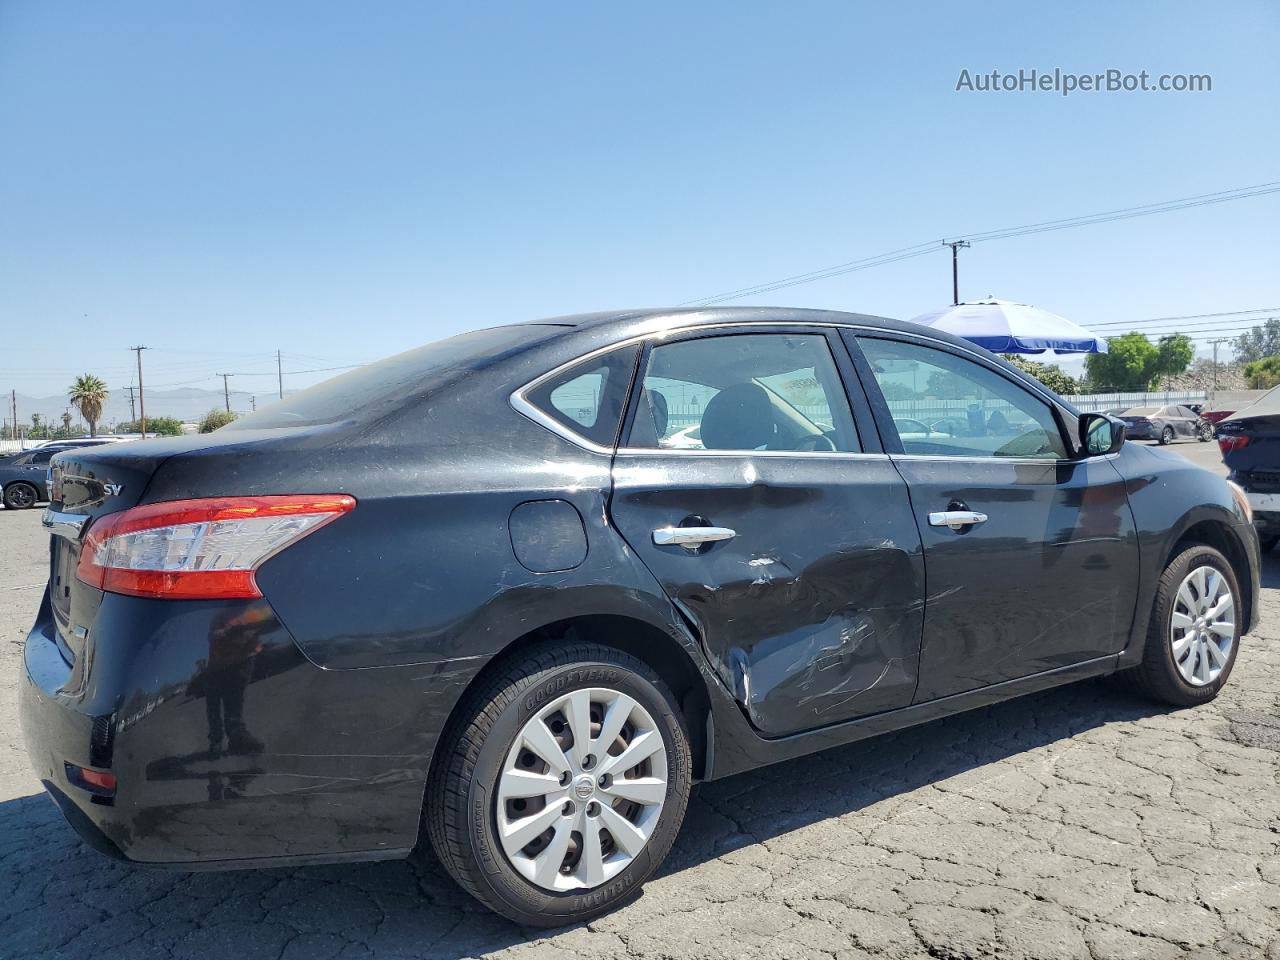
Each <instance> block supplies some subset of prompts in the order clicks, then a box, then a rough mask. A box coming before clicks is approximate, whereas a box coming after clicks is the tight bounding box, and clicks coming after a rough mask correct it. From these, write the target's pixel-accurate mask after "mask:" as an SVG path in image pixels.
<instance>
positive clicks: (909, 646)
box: [611, 325, 924, 736]
mask: <svg viewBox="0 0 1280 960" xmlns="http://www.w3.org/2000/svg"><path fill="white" fill-rule="evenodd" d="M641 363H642V367H641V373H640V376H639V377H637V379H636V385H635V387H634V388H633V391H632V399H631V405H630V409H629V413H628V423H627V427H626V429H627V431H628V433H627V434H626V437H627V439H626V441H625V442H624V444H623V445H622V446H621V448H620V449H619V450H618V453H617V456H616V458H615V461H614V467H613V496H612V502H611V513H612V517H613V521H614V523H615V525H616V526H617V528H618V529H619V530H620V531H621V532H622V534H623V536H624V537H625V538H626V540H627V542H628V543H629V544H630V546H631V547H632V549H634V550H635V551H636V553H637V554H638V555H639V556H640V557H641V558H642V559H643V560H644V562H645V563H646V564H647V565H648V567H649V569H650V570H651V571H652V572H653V573H654V575H655V576H656V577H657V579H658V580H659V581H660V582H661V584H662V586H663V588H664V589H665V590H666V592H667V594H668V596H670V598H671V599H672V601H673V602H674V603H675V604H676V605H677V607H678V608H679V609H680V610H681V611H682V613H683V614H684V616H685V617H686V618H687V619H688V620H689V621H690V622H691V623H692V625H693V626H694V627H695V628H696V631H697V633H698V635H699V636H700V638H701V640H702V642H703V644H704V647H705V652H706V655H707V657H708V659H709V661H710V662H711V663H712V664H713V665H714V667H715V669H716V670H717V671H718V673H719V675H720V677H721V679H722V680H723V681H724V683H725V684H726V686H727V687H729V688H730V689H731V690H732V691H733V693H734V695H735V696H736V698H737V699H738V701H739V703H740V704H741V705H742V706H743V708H744V710H745V711H746V713H747V714H748V716H749V718H750V719H751V721H752V723H753V724H754V725H755V727H756V728H757V729H759V730H760V731H761V732H762V733H763V734H765V735H766V736H781V735H785V734H789V733H795V732H798V731H802V730H807V729H813V728H816V727H820V726H824V725H826V724H830V723H835V722H838V721H841V720H846V719H849V718H851V717H857V716H862V715H866V714H870V713H876V712H879V711H883V710H888V709H892V708H894V707H901V706H905V705H907V704H909V703H910V702H911V698H912V694H913V691H914V689H915V684H916V672H917V663H918V656H919V650H920V636H921V633H920V631H921V623H922V616H921V606H922V601H923V597H924V579H923V564H922V557H921V544H920V537H919V533H918V532H917V530H916V525H915V521H914V519H913V517H912V512H911V503H910V500H909V498H908V496H907V489H906V485H905V484H904V483H903V481H902V478H901V477H900V476H899V475H898V473H897V471H896V470H895V469H894V467H893V464H892V463H890V462H889V459H888V457H887V456H886V455H885V454H884V453H883V451H882V449H881V447H880V445H879V440H878V438H877V436H876V431H875V428H874V424H873V422H872V420H871V417H870V411H869V408H868V407H867V404H866V398H865V395H864V394H862V392H861V388H860V387H858V386H857V381H856V378H855V377H854V375H853V372H852V368H851V366H850V364H849V359H848V355H847V353H846V352H845V351H844V348H843V345H842V344H841V342H840V339H839V337H838V336H837V335H835V334H834V333H833V332H830V331H825V330H823V329H820V328H797V327H761V326H759V325H754V326H747V327H745V328H743V327H738V328H727V329H726V328H717V329H715V330H714V331H701V332H697V333H690V334H686V335H683V336H673V337H665V338H663V339H662V340H661V341H654V342H651V343H650V344H649V345H648V346H646V348H645V351H644V355H643V357H642V360H641ZM846 384H848V385H849V386H851V387H853V390H852V391H850V392H847V391H846ZM851 398H852V403H851V402H850V399H851Z"/></svg>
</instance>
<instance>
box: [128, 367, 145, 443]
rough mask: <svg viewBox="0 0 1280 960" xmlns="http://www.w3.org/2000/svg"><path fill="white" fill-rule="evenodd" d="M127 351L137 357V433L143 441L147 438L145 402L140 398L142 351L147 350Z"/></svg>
mask: <svg viewBox="0 0 1280 960" xmlns="http://www.w3.org/2000/svg"><path fill="white" fill-rule="evenodd" d="M129 349H130V350H132V351H133V352H134V353H136V354H137V355H138V427H139V430H138V432H139V433H141V434H142V438H143V439H144V440H145V439H146V438H147V402H146V400H144V399H143V396H142V351H143V350H145V349H147V348H146V347H143V346H137V347H130V348H129Z"/></svg>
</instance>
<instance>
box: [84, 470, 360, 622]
mask: <svg viewBox="0 0 1280 960" xmlns="http://www.w3.org/2000/svg"><path fill="white" fill-rule="evenodd" d="M355 505H356V501H355V498H353V497H349V496H347V495H345V494H327V495H320V494H308V495H298V496H269V497H215V498H210V499H205V500H171V501H168V502H166V503H149V504H146V505H145V506H141V507H133V508H132V509H130V510H124V511H122V512H120V513H113V514H110V515H109V516H106V517H103V518H102V519H101V520H98V521H97V522H96V523H94V524H93V526H91V527H90V528H89V533H88V536H86V537H85V540H84V544H83V545H82V547H81V549H80V562H79V564H78V566H77V568H76V576H77V577H78V578H79V579H80V580H82V581H84V582H85V583H87V584H89V585H90V586H92V587H97V588H98V589H99V590H106V591H108V592H110V593H124V594H128V595H130V596H135V597H162V598H164V599H169V600H196V599H209V598H231V597H260V596H262V592H261V591H260V590H259V589H258V585H257V583H255V582H254V572H255V571H256V570H257V568H258V567H259V566H261V565H262V564H263V563H264V562H265V561H266V560H267V559H268V558H270V557H272V556H274V555H275V554H277V553H279V552H280V551H281V550H283V549H284V548H285V547H287V546H289V545H290V544H293V543H297V542H298V541H299V540H301V539H302V538H303V537H305V536H307V535H308V534H310V533H314V532H315V531H316V530H319V529H320V528H321V527H323V526H324V525H325V524H326V523H330V522H332V521H334V520H336V519H337V518H338V517H340V516H342V514H344V513H347V512H349V511H350V510H352V509H354V508H355Z"/></svg>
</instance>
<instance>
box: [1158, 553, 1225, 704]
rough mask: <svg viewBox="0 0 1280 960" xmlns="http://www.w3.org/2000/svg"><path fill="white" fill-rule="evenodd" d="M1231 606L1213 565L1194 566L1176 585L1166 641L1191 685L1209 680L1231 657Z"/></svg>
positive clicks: (1181, 672) (1210, 680)
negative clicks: (1176, 590) (1176, 592)
mask: <svg viewBox="0 0 1280 960" xmlns="http://www.w3.org/2000/svg"><path fill="white" fill-rule="evenodd" d="M1235 606H1236V602H1235V598H1234V597H1233V596H1232V595H1231V587H1230V586H1228V585H1227V580H1226V578H1225V577H1224V576H1223V575H1222V574H1221V573H1219V572H1218V571H1217V570H1216V569H1214V568H1213V567H1209V566H1204V567H1196V568H1195V569H1194V570H1192V571H1191V572H1190V573H1189V574H1187V576H1186V579H1184V580H1183V581H1182V584H1181V585H1180V586H1179V587H1178V595H1177V597H1176V598H1175V599H1174V601H1173V616H1172V617H1170V622H1169V643H1170V644H1171V646H1172V648H1173V662H1174V663H1175V664H1176V665H1177V667H1178V672H1179V673H1180V674H1182V679H1184V680H1186V681H1187V683H1189V684H1191V685H1192V686H1195V687H1203V686H1204V685H1205V684H1208V683H1213V681H1214V680H1216V679H1218V675H1219V674H1220V673H1222V668H1223V667H1225V666H1226V665H1227V661H1228V660H1229V659H1230V658H1231V647H1232V645H1233V644H1234V643H1235V640H1236V624H1235Z"/></svg>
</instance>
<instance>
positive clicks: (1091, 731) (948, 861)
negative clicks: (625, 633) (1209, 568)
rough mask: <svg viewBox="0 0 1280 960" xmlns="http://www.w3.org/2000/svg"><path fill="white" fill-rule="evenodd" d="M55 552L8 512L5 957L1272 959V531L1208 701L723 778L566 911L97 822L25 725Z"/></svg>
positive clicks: (1277, 949)
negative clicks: (604, 893) (637, 885)
mask: <svg viewBox="0 0 1280 960" xmlns="http://www.w3.org/2000/svg"><path fill="white" fill-rule="evenodd" d="M1179 449H1181V448H1179ZM1211 451H1212V448H1208V449H1207V450H1206V449H1197V448H1195V447H1192V448H1190V449H1189V450H1188V451H1187V453H1188V455H1189V456H1192V458H1193V459H1200V458H1201V457H1205V458H1207V457H1208V456H1209V454H1210V452H1211ZM1206 462H1207V461H1206ZM45 551H46V544H45V537H44V535H43V534H42V532H41V530H40V527H39V513H38V512H37V511H34V510H33V511H26V512H23V513H11V512H5V511H0V731H3V732H0V958H18V957H38V958H55V957H76V958H83V957H87V956H91V957H95V958H104V957H110V958H116V957H120V958H129V960H142V958H157V960H158V958H188V957H190V958H201V960H210V958H212V960H220V958H224V957H225V958H235V960H254V958H271V960H277V958H281V960H304V958H306V960H326V958H333V957H338V958H381V957H440V958H456V957H479V956H486V957H487V956H497V957H513V958H514V957H524V958H531V957H548V958H551V957H555V958H564V957H601V958H608V957H619V958H621V957H634V958H718V957H726V958H728V957H747V956H750V957H779V958H788V960H790V958H810V957H812V958H838V960H855V958H865V957H894V958H914V957H919V958H924V957H986V956H996V957H1011V958H1021V957H1029V958H1030V957H1035V958H1055V960H1056V958H1075V957H1079V958H1087V960H1120V958H1140V960H1149V958H1166V957H1168V958H1173V957H1208V956H1214V957H1217V956H1226V957H1265V958H1269V960H1280V789H1278V787H1280V557H1277V558H1276V559H1268V560H1267V562H1266V567H1265V569H1264V584H1265V585H1266V589H1265V590H1264V596H1263V609H1262V621H1261V626H1260V628H1259V629H1258V630H1257V632H1256V633H1254V634H1253V635H1251V636H1249V637H1247V638H1245V640H1244V641H1243V643H1242V646H1241V650H1240V659H1239V662H1238V664H1237V666H1236V669H1235V673H1234V675H1233V676H1232V678H1231V682H1230V684H1229V685H1228V687H1227V689H1226V690H1225V691H1224V693H1223V695H1222V696H1221V697H1220V698H1219V699H1218V700H1217V701H1215V702H1214V703H1213V704H1210V705H1208V706H1206V707H1201V708H1197V709H1192V710H1169V709H1166V708H1164V707H1161V706H1158V705H1154V704H1150V703H1146V702H1144V701H1141V700H1136V699H1134V698H1132V697H1130V696H1128V695H1126V694H1124V693H1122V692H1119V691H1117V690H1115V689H1113V688H1112V687H1111V686H1109V685H1108V684H1107V683H1105V682H1099V681H1091V682H1085V683H1080V684H1075V685H1073V686H1069V687H1065V688H1062V689H1059V690H1054V691H1049V692H1047V693H1042V694H1038V695H1034V696H1031V697H1028V698H1024V699H1021V700H1017V701H1013V702H1010V703H1006V704H1002V705H999V706H995V707H990V708H987V709H983V710H979V711H975V712H973V713H969V714H964V715H961V716H958V717H953V718H950V719H947V720H942V721H939V722H937V723H933V724H930V725H927V726H924V727H919V728H916V729H913V730H908V731H905V732H903V733H899V734H894V735H890V736H886V737H881V738H879V739H876V740H871V741H867V742H864V743H860V744H855V745H853V746H849V747H845V748H841V749H836V750H832V751H828V752H826V753H822V754H818V755H816V756H813V757H810V758H807V759H803V760H798V761H793V762H790V763H785V764H781V765H778V766H775V767H771V768H768V769H765V770H761V771H756V772H753V773H750V774H746V775H743V776H738V777H734V778H731V779H728V780H723V781H719V782H716V783H711V784H704V785H702V786H700V787H697V788H695V790H694V794H693V797H692V800H691V802H690V807H689V815H688V820H687V821H686V823H685V826H684V830H683V831H682V833H681V836H680V839H679V841H678V843H677V846H676V848H675V850H674V851H673V853H672V856H671V858H670V860H669V861H668V863H667V865H666V866H665V868H664V869H663V871H662V873H661V875H660V876H659V877H657V878H656V879H654V880H652V881H650V883H649V884H648V885H647V887H646V888H645V893H644V895H643V896H642V897H641V898H640V899H639V900H637V901H636V902H634V903H633V904H631V905H630V906H628V907H625V908H624V909H622V910H619V911H617V912H616V913H614V914H612V915H609V916H607V917H604V918H602V919H600V920H597V921H595V922H593V923H591V924H590V925H588V926H582V927H572V928H567V929H563V930H557V931H550V932H548V931H530V930H524V929H521V928H518V927H515V926H513V925H512V924H510V923H508V922H507V921H504V920H501V919H499V918H497V917H495V916H493V915H492V914H489V913H488V912H486V911H484V910H483V909H482V908H480V907H478V906H477V905H476V904H474V903H473V902H472V901H471V900H470V899H469V898H468V897H467V896H465V895H464V894H462V893H461V892H460V891H459V890H457V888H455V887H454V886H453V884H452V883H451V882H450V881H449V880H448V879H447V878H445V877H444V876H443V874H442V872H441V871H440V870H439V869H438V868H437V867H435V866H434V865H433V864H432V863H431V862H430V861H429V860H426V859H424V860H421V861H409V862H399V863H396V862H393V863H379V864H365V865H359V866H338V867H309V868H298V869H284V870H266V871H253V872H233V873H190V874H188V873H172V872H158V871H152V870H147V869H142V868H137V867H132V866H128V865H125V864H120V863H117V862H115V861H112V860H108V859H106V858H104V857H102V856H100V855H99V854H97V853H95V852H93V851H92V850H90V849H89V848H88V847H86V846H85V845H84V844H82V843H81V842H80V841H79V840H78V839H77V838H76V836H75V834H74V833H73V832H72V831H71V829H70V828H69V827H68V826H67V825H66V824H65V823H64V822H63V820H62V817H61V816H60V815H59V814H58V813H57V811H56V810H55V808H54V807H53V805H52V803H51V802H50V801H49V800H48V799H46V798H45V797H44V796H43V795H42V794H41V793H40V788H39V785H38V783H37V782H36V780H35V779H34V777H33V776H32V774H31V772H30V769H29V767H28V764H27V759H26V755H25V753H24V752H23V748H22V745H21V743H20V740H19V735H18V726H17V716H16V704H15V693H16V688H17V682H18V676H19V671H20V662H21V660H20V658H21V644H22V640H23V637H24V636H25V633H26V630H27V628H28V626H29V624H30V620H31V618H32V616H33V615H34V611H35V608H36V605H37V602H38V599H39V595H40V591H41V589H42V588H43V581H44V577H45V573H46V570H45V564H46V553H45Z"/></svg>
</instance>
